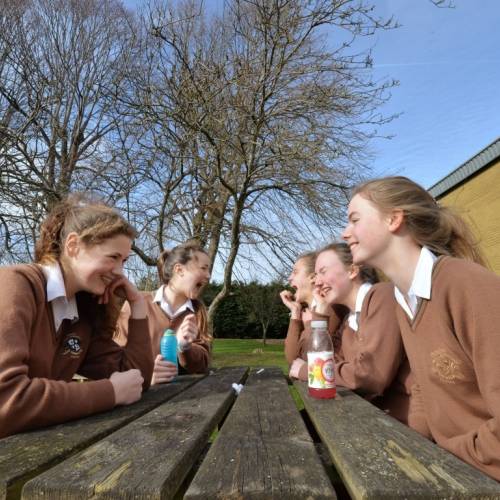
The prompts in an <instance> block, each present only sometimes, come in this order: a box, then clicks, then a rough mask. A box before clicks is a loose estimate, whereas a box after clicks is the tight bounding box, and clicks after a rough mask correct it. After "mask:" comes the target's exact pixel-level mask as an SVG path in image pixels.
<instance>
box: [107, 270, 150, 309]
mask: <svg viewBox="0 0 500 500" xmlns="http://www.w3.org/2000/svg"><path fill="white" fill-rule="evenodd" d="M113 294H115V295H117V296H118V297H121V298H122V299H125V300H127V301H128V303H129V304H130V311H131V317H132V318H134V319H143V318H145V317H146V315H147V306H146V301H145V300H144V297H143V296H142V294H141V293H140V292H139V290H137V288H136V286H135V285H134V284H133V283H131V282H130V281H129V280H128V279H127V277H126V276H124V275H121V276H117V277H116V279H115V280H113V281H112V282H111V283H110V284H109V285H108V286H107V287H106V289H105V290H104V293H103V294H102V295H101V296H100V297H99V304H107V303H108V302H109V301H110V299H111V297H112V295H113Z"/></svg>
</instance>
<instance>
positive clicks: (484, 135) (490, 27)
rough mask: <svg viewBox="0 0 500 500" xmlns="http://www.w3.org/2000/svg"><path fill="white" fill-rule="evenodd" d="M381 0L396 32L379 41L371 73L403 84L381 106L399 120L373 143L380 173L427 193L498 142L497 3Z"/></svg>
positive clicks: (491, 0) (382, 10)
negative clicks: (442, 4)
mask: <svg viewBox="0 0 500 500" xmlns="http://www.w3.org/2000/svg"><path fill="white" fill-rule="evenodd" d="M453 2H454V5H455V8H453V9H439V8H436V7H435V6H434V5H432V3H431V2H430V1H428V0H378V1H377V8H378V9H379V12H380V13H382V14H385V15H387V14H393V15H394V16H395V18H396V19H397V20H398V22H399V23H400V24H401V27H400V28H398V29H396V30H393V31H386V32H383V33H381V34H379V35H378V37H377V40H376V45H375V47H374V49H373V58H374V75H375V77H377V78H381V77H383V76H390V77H392V78H396V79H397V80H399V81H400V86H399V87H398V88H395V89H394V90H393V92H392V98H391V100H390V102H389V104H388V105H386V106H385V108H384V111H385V112H386V113H399V112H402V113H403V114H402V116H401V117H400V118H398V119H397V120H395V121H393V122H391V123H390V124H388V125H387V126H386V127H384V128H383V132H384V133H386V134H393V135H394V136H395V137H394V138H393V139H391V140H389V141H387V140H375V141H374V142H373V144H372V147H373V151H374V153H375V159H374V169H375V172H376V173H377V174H380V175H385V174H394V173H398V174H401V175H406V176H408V177H410V178H412V179H413V180H415V181H417V182H419V183H421V184H422V185H424V186H425V187H430V186H431V185H433V184H434V183H436V182H437V181H439V180H440V179H441V178H443V177H444V176H446V175H448V174H449V173H450V172H451V171H453V170H454V169H455V168H457V167H458V166H460V165H461V164H462V163H464V162H465V161H467V160H468V159H469V158H470V157H472V156H474V155H475V154H476V153H478V152H479V151H480V150H481V149H483V148H484V147H485V146H487V145H488V144H490V143H491V142H493V141H494V140H495V139H496V138H498V137H499V136H500V92H499V82H500V30H498V21H499V20H500V2H499V1H497V0H481V1H473V0H453Z"/></svg>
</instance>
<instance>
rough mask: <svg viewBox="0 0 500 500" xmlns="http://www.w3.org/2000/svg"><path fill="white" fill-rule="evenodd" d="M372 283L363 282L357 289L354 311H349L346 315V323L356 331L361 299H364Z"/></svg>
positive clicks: (361, 305)
mask: <svg viewBox="0 0 500 500" xmlns="http://www.w3.org/2000/svg"><path fill="white" fill-rule="evenodd" d="M372 286H373V285H372V284H371V283H363V284H362V285H361V286H360V287H359V290H358V293H357V295H356V305H355V306H354V311H352V312H351V313H349V316H348V317H347V323H348V324H349V326H350V327H351V328H352V329H353V330H354V331H355V332H357V331H358V328H359V325H358V320H359V315H360V313H361V308H362V307H363V301H364V300H365V297H366V294H367V293H368V292H369V291H370V288H371V287H372Z"/></svg>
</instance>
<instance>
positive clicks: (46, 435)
mask: <svg viewBox="0 0 500 500" xmlns="http://www.w3.org/2000/svg"><path fill="white" fill-rule="evenodd" d="M202 378H203V377H202V376H200V375H187V376H182V377H178V379H177V380H176V381H175V382H173V383H172V384H168V385H162V386H153V387H151V389H150V390H149V391H148V392H146V393H145V394H144V395H143V396H142V398H141V400H140V401H138V402H137V403H135V404H133V405H129V406H122V407H117V408H115V409H114V410H112V411H109V412H104V413H100V414H97V415H94V416H91V417H87V418H83V419H80V420H75V421H73V422H68V423H66V424H61V425H56V426H52V427H48V428H46V429H40V430H37V431H32V432H25V433H22V434H17V435H14V436H10V437H7V438H4V439H0V499H1V500H3V499H9V500H10V499H14V498H19V497H20V494H21V489H22V487H23V485H24V483H25V482H26V481H27V480H28V479H31V478H32V477H34V476H36V475H37V474H39V473H41V472H43V471H45V470H47V469H48V468H49V467H51V466H53V465H55V464H57V463H58V462H61V461H62V460H64V459H66V458H68V457H69V456H71V454H73V453H75V452H77V451H80V450H82V449H83V448H85V447H86V446H89V445H90V444H92V443H94V442H96V441H97V440H99V439H101V438H103V437H105V436H106V435H108V434H110V433H111V432H113V431H115V430H116V429H119V428H120V427H122V426H124V425H126V424H127V423H129V422H131V421H132V420H134V419H135V418H137V417H138V416H140V415H143V414H144V413H146V412H148V411H150V410H152V409H153V408H155V407H156V406H158V405H160V404H161V403H163V402H165V401H168V400H169V399H170V398H172V397H174V396H175V395H177V394H178V393H179V392H182V391H183V390H184V389H186V388H187V387H189V386H191V385H193V384H194V383H196V382H197V381H199V380H201V379H202Z"/></svg>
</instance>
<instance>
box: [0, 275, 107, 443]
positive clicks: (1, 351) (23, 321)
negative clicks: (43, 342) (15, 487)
mask: <svg viewBox="0 0 500 500" xmlns="http://www.w3.org/2000/svg"><path fill="white" fill-rule="evenodd" d="M0 282H1V283H2V287H0V312H1V314H2V321H1V322H0V437H4V436H8V435H10V434H14V433H17V432H21V431H24V430H28V429H33V428H37V427H44V426H48V425H52V424H57V423H62V422H65V421H68V420H72V419H75V418H79V417H84V416H87V415H91V414H93V413H97V412H100V411H104V410H108V409H111V408H113V406H114V404H115V398H114V390H113V386H112V384H111V382H110V381H109V380H98V381H95V382H88V383H79V382H66V381H59V380H50V379H47V378H37V377H31V376H30V374H29V370H30V369H29V364H28V363H29V360H30V344H31V337H32V335H33V334H35V333H39V334H44V335H47V332H37V331H36V327H37V317H39V315H38V316H37V313H39V311H40V308H44V307H45V306H46V304H45V295H44V292H43V290H40V285H39V284H37V283H35V282H33V281H31V280H30V279H28V277H27V276H26V275H25V274H23V273H22V272H20V271H18V270H14V269H12V268H5V269H0ZM47 336H48V335H47ZM48 338H50V337H49V336H48Z"/></svg>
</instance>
